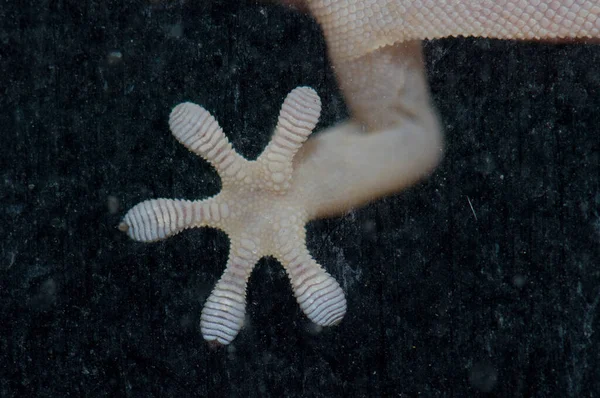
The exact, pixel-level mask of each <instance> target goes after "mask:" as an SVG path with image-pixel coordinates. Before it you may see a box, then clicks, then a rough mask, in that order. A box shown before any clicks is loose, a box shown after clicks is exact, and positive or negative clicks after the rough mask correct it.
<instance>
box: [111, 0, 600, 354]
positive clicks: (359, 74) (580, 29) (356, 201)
mask: <svg viewBox="0 0 600 398" xmlns="http://www.w3.org/2000/svg"><path fill="white" fill-rule="evenodd" d="M284 2H285V3H294V4H295V5H297V6H298V5H299V6H300V7H301V8H303V9H305V10H306V11H307V12H309V13H310V14H311V15H312V16H313V17H314V19H315V20H316V21H317V23H318V24H319V25H320V27H321V29H322V32H323V35H324V37H325V41H326V43H327V51H328V56H329V60H330V62H331V65H332V68H333V70H334V72H335V74H336V78H337V81H338V84H339V86H340V89H341V91H342V93H343V96H344V99H345V101H346V103H347V105H348V108H349V110H350V114H351V118H350V120H348V121H346V122H343V123H340V124H338V125H336V126H333V127H330V128H327V129H325V130H324V131H321V132H319V134H316V135H315V136H312V137H310V138H309V136H310V135H311V133H312V131H313V129H314V127H315V126H316V124H317V122H318V119H319V115H320V109H321V103H320V98H319V96H318V94H317V93H316V92H315V91H314V90H312V89H311V88H309V87H298V88H296V89H295V90H293V91H292V92H291V93H289V94H288V96H287V97H286V99H285V100H284V102H283V105H282V107H281V110H280V114H279V119H278V122H277V126H276V127H275V131H274V134H273V137H272V139H271V141H270V142H269V144H268V145H267V147H266V148H265V150H264V151H263V152H262V154H261V155H260V156H259V157H258V158H257V159H256V160H249V159H245V158H243V157H242V156H241V155H239V154H238V153H237V152H236V151H235V149H234V148H233V146H232V145H231V143H230V142H229V141H228V139H227V137H226V135H225V132H223V130H222V129H221V127H220V126H219V124H218V122H217V121H216V119H215V118H214V117H213V116H212V115H211V114H210V112H209V111H208V110H206V109H204V108H203V107H201V106H199V105H196V104H193V103H189V102H186V103H183V104H180V105H177V106H176V107H175V108H174V109H173V111H172V112H171V115H170V117H169V126H170V129H171V131H172V133H173V135H174V136H175V138H176V139H177V140H178V141H179V142H180V143H182V144H183V145H184V146H186V147H187V148H188V149H189V150H190V151H191V152H193V153H194V154H196V155H198V156H200V157H203V158H204V159H205V160H206V161H208V162H210V163H211V164H212V165H213V166H214V167H215V169H216V170H217V172H218V174H219V176H220V178H221V180H222V190H221V192H220V193H218V194H217V195H215V196H213V197H210V198H206V199H203V200H195V201H191V200H179V199H164V198H159V199H151V200H146V201H144V202H141V203H139V204H137V205H136V206H134V207H133V208H132V209H131V210H129V211H128V212H127V213H126V215H125V216H124V218H123V221H122V222H121V224H120V225H119V229H120V230H121V231H123V232H126V233H127V235H128V236H129V237H131V238H132V239H134V240H137V241H143V242H153V241H157V240H160V239H164V238H167V237H168V236H172V235H174V234H177V233H179V232H181V231H183V230H185V229H187V228H191V227H204V226H208V227H214V228H219V229H221V230H223V231H225V232H226V234H227V235H228V237H229V240H230V251H229V258H228V261H227V265H226V268H225V271H224V273H223V275H222V277H221V278H220V279H219V281H218V282H217V285H216V287H215V288H214V290H213V291H212V293H211V294H210V296H209V297H208V299H207V300H206V304H205V306H204V308H203V310H202V315H201V321H200V329H201V333H202V335H203V337H204V339H205V340H207V341H208V342H209V343H211V344H213V345H217V346H222V345H227V344H230V343H231V342H232V341H233V340H234V339H235V337H236V336H237V334H238V333H239V331H240V330H241V328H242V327H243V324H244V318H245V316H246V286H247V283H248V278H249V277H250V273H251V271H252V269H253V267H254V265H255V264H256V262H257V261H258V260H259V259H260V258H262V257H264V256H272V257H274V258H276V259H277V260H278V261H279V262H280V263H281V264H282V265H283V267H284V268H285V270H286V273H287V274H288V276H289V279H290V282H291V285H292V290H293V292H294V295H295V297H296V300H297V302H298V304H299V306H300V308H301V309H302V311H303V312H304V313H305V315H306V316H307V317H308V318H309V319H310V320H311V321H312V322H314V323H316V324H317V325H320V326H331V325H336V324H338V323H339V322H340V321H341V320H342V319H343V317H344V315H345V313H346V310H347V303H346V298H345V295H344V292H343V290H342V288H341V287H340V285H339V284H338V283H337V281H336V280H335V279H334V278H333V277H332V276H331V275H330V274H329V273H328V272H327V271H325V269H324V268H323V267H322V266H321V265H319V264H318V263H317V262H316V261H315V260H314V259H313V258H312V256H311V255H310V253H309V252H308V249H307V247H306V230H305V224H306V223H307V222H308V221H310V220H313V219H318V218H324V217H335V216H340V215H343V214H344V213H346V212H347V211H349V210H351V209H354V208H357V207H360V206H362V205H364V204H366V203H369V202H371V201H374V200H376V199H379V198H381V197H384V196H386V195H390V194H393V193H396V192H399V191H400V190H402V189H403V188H406V187H408V186H410V185H411V184H413V183H415V182H416V181H419V180H420V179H422V178H424V177H425V176H427V175H428V174H430V173H431V172H432V170H433V169H434V168H435V167H436V165H437V164H438V163H439V162H440V159H441V157H442V153H443V135H442V131H441V128H440V122H439V118H438V116H437V114H436V111H435V110H434V108H433V106H432V101H431V98H430V94H429V87H428V83H427V79H426V75H425V63H424V59H423V54H422V40H425V39H436V38H443V37H457V36H476V37H486V38H495V39H508V40H513V39H519V40H563V41H564V40H573V39H598V38H600V5H598V3H597V2H595V1H589V0H575V1H564V0H563V1H558V0H545V1H543V0H498V1H490V0H482V1H476V0H446V1H434V0H362V1H361V0H286V1H284Z"/></svg>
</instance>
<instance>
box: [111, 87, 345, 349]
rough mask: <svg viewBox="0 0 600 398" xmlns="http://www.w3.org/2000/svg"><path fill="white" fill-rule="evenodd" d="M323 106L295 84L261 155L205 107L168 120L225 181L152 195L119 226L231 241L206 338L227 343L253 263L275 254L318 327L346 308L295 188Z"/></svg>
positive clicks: (207, 315) (210, 305) (137, 234)
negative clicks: (317, 252) (312, 244)
mask: <svg viewBox="0 0 600 398" xmlns="http://www.w3.org/2000/svg"><path fill="white" fill-rule="evenodd" d="M320 112H321V101H320V99H319V96H318V95H317V93H316V92H315V91H314V90H312V89H311V88H308V87H298V88H296V89H294V90H293V91H292V92H291V93H289V94H288V96H287V97H286V99H285V101H284V103H283V105H282V107H281V111H280V113H279V119H278V122H277V127H276V128H275V133H274V135H273V138H272V139H271V141H270V142H269V144H268V145H267V147H266V148H265V150H264V151H263V153H262V154H261V155H260V156H259V157H258V159H257V160H254V161H251V160H247V159H245V158H244V157H242V156H241V155H239V154H238V153H237V152H236V151H235V150H234V149H233V148H232V145H231V143H230V142H229V141H228V139H227V137H226V136H225V134H224V133H223V130H222V129H221V127H220V126H219V124H218V123H217V121H216V120H215V118H214V117H213V116H212V115H211V114H210V113H209V112H208V111H206V110H205V109H204V108H202V107H200V106H198V105H196V104H192V103H187V102H186V103H183V104H180V105H177V106H176V107H175V108H174V109H173V111H172V112H171V116H170V118H169V126H170V128H171V131H172V132H173V135H174V136H175V138H176V139H177V140H178V141H179V142H180V143H182V144H183V145H184V146H185V147H186V148H188V149H189V150H190V151H192V152H193V153H195V154H196V155H198V156H201V157H202V158H204V159H205V160H206V161H208V162H210V163H211V164H212V165H213V166H214V168H215V169H216V170H217V172H218V174H219V176H220V177H221V180H222V190H221V192H220V193H218V194H217V195H215V196H213V197H210V198H207V199H204V200H197V201H190V200H179V199H152V200H146V201H144V202H141V203H139V204H137V205H136V206H134V207H133V208H132V209H131V210H129V212H127V214H126V215H125V217H124V218H123V221H122V223H121V224H120V225H119V228H120V229H121V230H122V231H124V232H126V233H127V234H128V235H129V237H131V238H132V239H134V240H137V241H141V242H153V241H157V240H161V239H164V238H167V237H169V236H172V235H174V234H177V233H179V232H181V231H183V230H184V229H186V228H192V227H213V228H218V229H221V230H223V231H224V232H225V233H226V234H227V235H228V236H229V239H230V250H229V259H228V261H227V266H226V268H225V271H224V273H223V275H222V276H221V279H219V281H218V282H217V285H216V286H215V288H214V290H213V291H212V293H211V295H210V296H209V298H208V299H207V301H206V304H205V306H204V309H203V311H202V317H201V322H200V327H201V331H202V335H203V336H204V338H205V339H206V340H207V341H209V342H214V343H217V344H223V345H225V344H229V343H231V342H232V341H233V339H234V338H235V336H236V335H237V334H238V332H239V331H240V329H241V327H242V325H243V322H244V317H245V312H246V285H247V282H248V278H249V276H250V273H251V272H252V269H253V267H254V265H255V264H256V262H257V261H258V260H259V259H260V258H261V257H264V256H273V257H275V258H276V259H277V260H278V261H280V262H281V264H283V266H284V268H285V270H286V271H287V274H288V276H289V278H290V282H291V284H292V289H293V291H294V294H295V296H296V299H297V301H298V304H299V305H300V308H301V309H302V311H304V313H305V314H306V316H307V317H308V318H309V319H310V320H311V321H312V322H314V323H316V324H318V325H321V326H330V325H334V324H337V323H338V322H340V321H341V320H342V318H343V317H344V314H345V313H346V299H345V297H344V292H343V291H342V289H341V288H340V285H339V284H338V283H337V282H336V281H335V279H333V278H332V277H331V276H330V275H329V274H328V273H327V272H326V271H325V270H324V269H323V268H322V267H321V266H320V265H319V264H317V262H316V261H315V260H313V258H312V257H311V255H310V254H309V252H308V250H307V248H306V232H305V228H304V225H305V224H306V222H307V221H308V219H309V215H310V214H311V211H310V208H309V203H308V201H307V200H306V197H305V196H303V195H297V192H298V188H296V189H293V188H294V169H293V158H294V155H295V154H296V152H297V151H298V150H299V149H300V148H301V146H302V144H303V143H304V141H306V139H307V138H308V136H309V135H310V134H311V132H312V130H313V129H314V127H315V125H316V124H317V121H318V119H319V116H320Z"/></svg>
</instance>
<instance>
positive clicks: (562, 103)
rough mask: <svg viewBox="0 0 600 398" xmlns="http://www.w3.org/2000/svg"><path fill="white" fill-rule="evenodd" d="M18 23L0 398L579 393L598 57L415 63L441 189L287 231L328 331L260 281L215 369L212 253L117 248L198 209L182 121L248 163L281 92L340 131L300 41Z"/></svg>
mask: <svg viewBox="0 0 600 398" xmlns="http://www.w3.org/2000/svg"><path fill="white" fill-rule="evenodd" d="M35 3H36V5H30V4H29V3H22V2H6V1H5V2H2V5H1V7H0V105H1V107H0V109H1V110H0V126H1V137H2V140H1V144H0V155H1V156H0V173H1V176H0V234H1V236H2V239H1V240H0V319H1V320H2V321H1V322H0V396H2V397H22V396H38V397H59V396H90V397H92V396H128V397H142V396H143V397H168V396H181V397H185V396H221V395H222V396H231V397H255V396H257V397H258V396H278V397H279V396H290V397H293V396H305V397H310V396H324V397H331V396H357V397H371V396H415V395H417V394H421V396H426V397H438V396H440V397H451V396H454V397H463V396H478V395H481V396H484V395H488V396H506V397H515V396H536V397H548V396H565V397H592V396H598V395H599V394H600V378H599V377H598V369H599V368H600V331H599V329H600V305H599V303H600V112H599V110H600V68H598V65H599V64H600V46H591V45H557V46H549V45H542V44H535V43H525V44H516V43H511V42H499V41H489V40H473V39H460V40H450V39H448V40H441V41H436V42H431V43H427V44H426V46H425V48H426V54H427V61H428V73H429V75H430V82H431V86H432V90H433V93H434V100H435V103H436V105H437V107H438V109H439V111H440V114H441V116H442V120H443V125H444V127H445V130H446V137H447V152H446V157H445V159H444V161H443V162H442V164H441V166H440V167H439V169H438V170H437V171H436V172H435V174H434V175H433V176H432V178H430V179H428V180H427V181H425V182H423V183H421V184H419V185H418V186H416V187H414V188H412V189H409V190H408V191H406V192H404V193H401V194H399V195H396V196H394V197H390V198H387V199H384V200H381V201H379V202H377V203H374V204H372V205H370V206H368V207H366V208H363V209H360V210H356V211H354V212H352V213H350V214H348V215H347V216H345V217H343V218H337V219H331V220H323V221H318V222H313V223H311V224H309V227H308V231H309V232H308V239H309V247H310V250H311V252H312V253H313V255H314V256H315V257H316V259H317V260H318V261H319V262H320V263H322V264H323V265H324V266H325V267H326V268H327V269H328V270H329V271H330V272H331V273H332V274H333V275H334V276H335V277H337V279H338V280H339V281H340V283H341V285H342V287H343V289H344V290H345V291H346V294H347V297H348V313H347V315H346V317H345V319H344V321H343V322H342V324H341V325H339V326H338V327H335V328H333V329H328V330H324V331H321V332H319V331H317V330H315V329H314V328H312V327H311V326H310V324H309V323H308V322H307V320H306V319H305V318H304V317H303V316H302V314H301V312H300V310H299V308H298V306H297V304H296V303H295V300H294V298H293V297H292V294H291V289H290V288H289V286H288V282H287V278H286V276H285V274H284V271H283V269H282V267H281V266H280V265H279V264H277V263H276V262H275V261H273V260H261V261H260V263H259V264H258V266H257V267H256V269H255V271H254V273H253V275H252V278H251V281H250V286H249V291H248V314H249V324H248V325H247V327H246V328H245V329H243V330H242V332H241V333H240V335H239V336H238V337H237V339H236V340H235V341H234V343H233V344H232V345H231V346H229V347H228V348H225V349H221V350H211V349H209V347H208V345H207V344H206V343H205V342H204V341H203V339H202V337H201V336H200V333H199V315H200V311H201V307H202V304H203V302H204V300H205V299H206V297H207V295H208V294H209V292H210V289H211V288H212V287H213V285H214V283H215V282H216V280H217V278H218V277H219V276H220V274H221V270H222V268H223V267H224V264H225V261H226V258H227V239H226V236H225V235H224V234H223V233H221V232H217V231H215V230H210V229H201V230H193V231H188V232H186V233H183V234H180V235H179V236H176V237H174V238H171V239H169V240H166V241H164V242H160V243H156V244H150V245H148V244H140V243H135V242H133V241H131V240H129V239H127V238H126V237H125V236H123V235H122V234H120V233H119V232H118V231H117V230H116V228H115V226H116V225H117V224H118V222H119V220H120V217H121V216H122V215H123V214H124V211H125V210H126V209H128V208H130V207H131V206H132V205H134V204H136V203H137V202H139V201H141V200H144V199H148V198H151V197H185V198H198V197H203V196H207V195H210V194H214V193H216V192H217V191H218V190H219V181H218V179H217V176H216V173H215V172H214V171H213V170H211V169H210V167H209V166H207V164H206V163H205V162H203V161H202V160H201V159H199V158H196V157H194V156H193V155H192V154H191V153H189V152H188V151H187V150H186V149H185V148H184V147H183V146H181V145H179V144H178V143H177V142H176V141H175V140H174V139H173V138H172V136H171V135H170V133H169V130H168V126H167V117H168V114H169V112H170V109H171V107H173V106H174V105H175V104H177V103H178V102H181V101H183V100H192V101H195V102H198V103H201V104H203V105H204V106H205V107H206V108H207V109H209V110H210V111H211V112H212V113H213V114H214V115H215V116H216V117H217V119H218V120H219V121H220V123H221V125H222V126H223V127H224V129H225V131H226V132H227V133H228V135H229V137H230V138H231V140H232V141H233V142H234V145H235V146H236V148H237V149H238V150H239V151H240V152H241V153H242V154H244V155H246V156H256V155H257V154H258V153H259V152H260V151H261V150H262V148H263V147H264V146H265V145H266V143H267V142H268V140H269V136H270V131H271V129H272V127H273V126H274V123H275V120H276V116H277V112H278V109H279V106H280V103H281V101H282V100H283V98H284V96H285V94H286V93H287V92H288V91H290V90H291V89H292V88H294V87H295V86H297V85H311V86H313V87H314V88H316V89H317V90H318V92H319V93H320V95H321V97H322V100H323V104H324V109H323V117H322V122H321V123H320V127H319V128H324V127H326V126H329V125H331V124H333V123H335V122H336V121H338V120H341V119H343V118H344V117H345V115H346V109H345V107H344V105H343V101H342V99H341V97H340V95H339V92H338V91H337V89H336V85H335V81H334V79H333V77H332V73H331V70H330V69H329V67H328V63H327V60H326V58H325V56H324V51H325V49H324V44H323V41H322V39H321V37H320V35H319V31H318V28H317V27H316V26H315V25H314V24H313V23H312V22H311V20H310V19H309V18H307V17H302V16H298V15H297V14H295V13H293V12H291V11H287V10H284V9H283V8H277V7H267V6H257V5H255V4H253V3H251V2H248V3H239V2H233V1H231V2H224V1H219V2H213V3H210V4H209V3H206V2H200V1H197V2H189V3H188V4H185V5H182V4H180V3H179V2H167V3H166V4H162V5H160V4H159V5H152V4H150V3H148V2H143V1H136V2H129V3H128V5H123V4H122V2H116V1H108V2H106V1H87V2H76V1H39V2H35ZM117 52H118V53H117ZM119 54H120V55H119ZM115 209H116V211H115Z"/></svg>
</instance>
